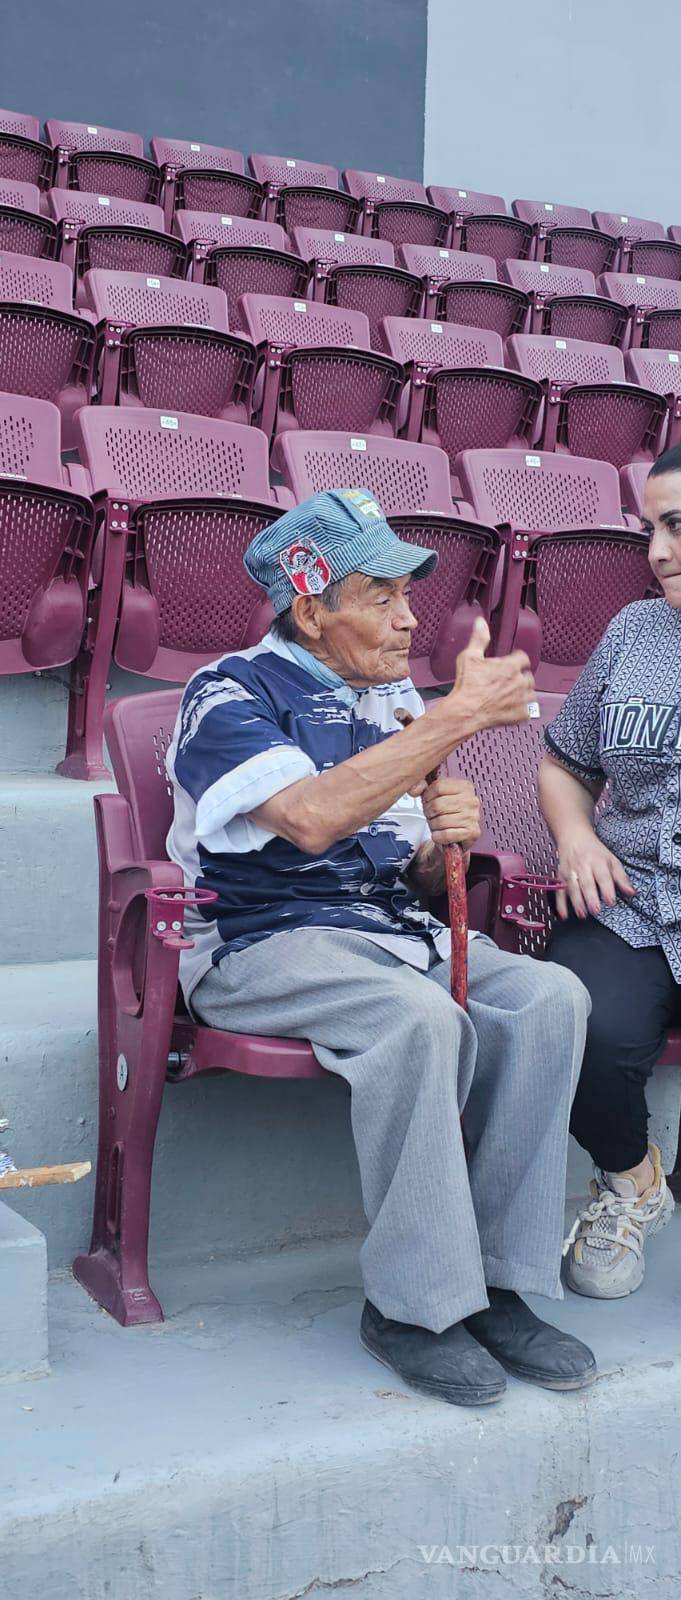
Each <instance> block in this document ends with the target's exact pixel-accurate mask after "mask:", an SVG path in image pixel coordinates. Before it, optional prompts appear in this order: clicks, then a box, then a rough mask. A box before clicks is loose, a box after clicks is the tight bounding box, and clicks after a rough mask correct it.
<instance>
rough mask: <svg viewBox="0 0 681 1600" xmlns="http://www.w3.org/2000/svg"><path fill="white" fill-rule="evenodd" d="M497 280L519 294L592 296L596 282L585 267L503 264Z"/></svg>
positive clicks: (538, 262)
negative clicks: (511, 287) (509, 284)
mask: <svg viewBox="0 0 681 1600" xmlns="http://www.w3.org/2000/svg"><path fill="white" fill-rule="evenodd" d="M499 277H500V278H501V279H502V281H503V282H505V283H511V284H512V285H513V288H514V289H520V290H522V293H523V294H541V295H544V296H547V295H553V294H595V293H596V279H595V278H594V275H593V272H587V271H586V268H585V267H560V266H554V265H553V264H552V263H549V262H546V261H503V262H502V264H501V266H500V268H499Z"/></svg>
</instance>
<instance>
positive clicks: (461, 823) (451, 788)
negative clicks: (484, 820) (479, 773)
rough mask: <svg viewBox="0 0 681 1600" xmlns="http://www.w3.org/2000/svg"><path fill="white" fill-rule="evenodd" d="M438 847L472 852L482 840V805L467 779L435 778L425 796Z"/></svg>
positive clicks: (425, 805)
mask: <svg viewBox="0 0 681 1600" xmlns="http://www.w3.org/2000/svg"><path fill="white" fill-rule="evenodd" d="M421 800H422V804H423V810H424V814H425V818H426V822H427V823H428V826H429V828H430V832H431V837H432V840H433V843H434V844H439V845H444V844H460V845H461V848H462V850H464V851H466V850H470V848H471V845H473V844H475V841H476V839H478V838H479V837H480V801H479V800H478V797H477V794H476V793H475V789H474V788H473V785H472V783H469V781H468V779H467V778H435V779H434V781H433V782H432V783H429V784H428V786H427V787H425V788H424V789H423V791H422V793H421Z"/></svg>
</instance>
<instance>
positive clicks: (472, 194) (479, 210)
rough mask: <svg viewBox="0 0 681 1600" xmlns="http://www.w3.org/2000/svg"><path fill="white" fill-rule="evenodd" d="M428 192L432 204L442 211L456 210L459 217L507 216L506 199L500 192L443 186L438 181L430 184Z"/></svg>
mask: <svg viewBox="0 0 681 1600" xmlns="http://www.w3.org/2000/svg"><path fill="white" fill-rule="evenodd" d="M427 194H428V199H429V200H430V203H431V205H434V206H437V207H438V210H440V211H455V212H456V214H457V216H459V217H477V216H482V217H491V216H499V217H505V216H506V201H505V200H503V199H502V197H501V195H500V194H481V193H480V192H479V190H476V189H459V188H457V187H456V186H454V187H453V188H452V187H451V186H449V187H446V186H445V187H442V185H441V184H437V183H431V184H429V185H428V190H427Z"/></svg>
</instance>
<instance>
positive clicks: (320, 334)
mask: <svg viewBox="0 0 681 1600" xmlns="http://www.w3.org/2000/svg"><path fill="white" fill-rule="evenodd" d="M241 304H242V310H243V314H244V317H245V321H246V327H247V329H248V333H249V335H250V337H251V339H252V340H253V343H254V344H255V346H256V348H257V350H258V355H259V359H260V362H261V371H262V377H263V393H262V403H261V405H260V409H259V412H258V417H257V420H258V426H259V427H261V428H262V429H263V432H264V433H266V434H267V437H268V438H272V436H273V435H275V434H278V433H280V432H282V431H284V430H285V429H287V428H305V429H309V428H312V427H313V426H314V427H316V428H337V427H339V426H341V425H342V426H344V427H346V428H356V429H357V432H358V433H359V432H365V433H387V434H391V433H394V432H395V429H396V427H397V404H398V400H399V396H400V392H401V389H402V369H401V367H399V366H398V365H397V363H396V362H395V361H391V360H390V359H389V358H388V357H387V356H383V355H379V354H377V353H376V352H375V351H373V350H372V349H371V343H370V334H369V323H368V320H367V318H366V317H365V316H364V315H363V313H362V312H361V311H343V310H341V309H339V308H337V307H335V306H327V305H319V304H315V302H314V301H310V300H290V299H288V298H286V297H284V296H276V295H251V294H246V295H244V296H243V299H242V302H241Z"/></svg>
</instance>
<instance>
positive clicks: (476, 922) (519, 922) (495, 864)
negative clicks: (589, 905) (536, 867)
mask: <svg viewBox="0 0 681 1600" xmlns="http://www.w3.org/2000/svg"><path fill="white" fill-rule="evenodd" d="M467 882H468V893H469V907H470V921H471V926H472V927H474V928H477V929H478V930H479V931H480V932H481V933H487V934H488V935H489V937H490V938H492V939H494V940H495V943H496V944H498V945H499V946H500V947H501V949H503V950H511V951H514V952H517V951H518V949H519V946H520V942H521V939H522V937H523V935H536V936H538V938H540V939H541V937H542V936H544V937H546V936H547V935H548V933H549V930H550V927H551V913H550V907H549V898H548V897H549V894H550V893H551V892H552V890H554V889H556V888H557V887H558V884H557V881H556V880H555V879H554V878H549V877H546V876H544V875H543V874H540V873H535V872H528V871H527V868H526V866H525V862H524V860H523V857H522V856H521V855H516V854H513V853H511V852H509V851H494V850H490V851H483V850H474V851H473V852H472V854H471V861H470V867H469V870H468V878H467Z"/></svg>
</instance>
